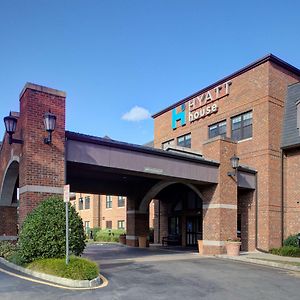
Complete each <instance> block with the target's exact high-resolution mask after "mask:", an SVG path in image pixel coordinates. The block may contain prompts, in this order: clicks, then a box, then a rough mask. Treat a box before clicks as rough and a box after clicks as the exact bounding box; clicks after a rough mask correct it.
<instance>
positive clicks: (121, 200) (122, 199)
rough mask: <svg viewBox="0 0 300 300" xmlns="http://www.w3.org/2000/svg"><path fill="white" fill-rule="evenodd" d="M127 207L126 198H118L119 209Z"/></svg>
mask: <svg viewBox="0 0 300 300" xmlns="http://www.w3.org/2000/svg"><path fill="white" fill-rule="evenodd" d="M124 206H125V197H124V196H119V197H118V207H124Z"/></svg>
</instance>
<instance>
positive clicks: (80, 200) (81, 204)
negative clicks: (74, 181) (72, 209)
mask: <svg viewBox="0 0 300 300" xmlns="http://www.w3.org/2000/svg"><path fill="white" fill-rule="evenodd" d="M82 209H83V198H82V197H80V198H79V210H82Z"/></svg>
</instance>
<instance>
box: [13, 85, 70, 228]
mask: <svg viewBox="0 0 300 300" xmlns="http://www.w3.org/2000/svg"><path fill="white" fill-rule="evenodd" d="M49 110H51V112H52V113H54V114H55V115H56V117H57V120H56V129H55V131H54V132H53V135H52V144H50V145H47V144H45V143H44V138H45V137H46V136H47V133H46V131H45V129H44V124H43V116H44V114H45V113H46V112H48V111H49ZM20 123H21V125H22V139H23V141H24V144H23V145H22V146H20V147H22V157H21V160H20V184H19V185H20V208H19V223H20V224H22V222H23V221H24V218H25V217H26V215H27V214H28V213H30V212H31V211H32V210H33V209H34V208H35V207H36V206H37V205H38V204H39V203H40V202H41V201H42V200H43V199H45V198H46V197H48V196H51V195H57V194H59V195H61V194H62V187H63V185H64V183H65V93H64V92H61V91H58V90H54V89H50V88H47V87H42V86H39V85H35V84H30V83H27V84H26V85H25V87H24V89H23V91H22V93H21V95H20Z"/></svg>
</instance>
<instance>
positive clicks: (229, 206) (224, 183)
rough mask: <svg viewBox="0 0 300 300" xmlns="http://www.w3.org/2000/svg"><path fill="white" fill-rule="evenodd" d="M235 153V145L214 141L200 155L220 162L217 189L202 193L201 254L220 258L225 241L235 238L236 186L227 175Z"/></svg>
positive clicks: (207, 143)
mask: <svg viewBox="0 0 300 300" xmlns="http://www.w3.org/2000/svg"><path fill="white" fill-rule="evenodd" d="M234 153H236V143H235V142H233V141H231V140H230V139H227V138H221V137H217V138H215V139H211V140H209V141H207V142H206V143H204V145H203V155H204V157H205V158H207V159H214V160H217V161H219V162H220V166H219V178H218V181H219V183H218V185H217V186H213V187H209V188H207V189H205V190H203V195H204V198H205V199H204V201H203V251H204V254H220V253H223V252H224V251H225V247H224V245H225V241H226V240H227V239H228V238H236V234H237V183H236V178H232V177H230V176H228V175H227V173H228V172H229V171H233V170H232V168H231V163H230V158H231V157H232V156H233V155H234Z"/></svg>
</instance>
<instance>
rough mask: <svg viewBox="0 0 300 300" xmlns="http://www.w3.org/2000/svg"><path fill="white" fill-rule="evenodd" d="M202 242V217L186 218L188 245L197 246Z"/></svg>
mask: <svg viewBox="0 0 300 300" xmlns="http://www.w3.org/2000/svg"><path fill="white" fill-rule="evenodd" d="M197 240H202V221H201V217H200V216H188V217H186V245H187V246H196V245H197Z"/></svg>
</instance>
